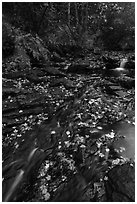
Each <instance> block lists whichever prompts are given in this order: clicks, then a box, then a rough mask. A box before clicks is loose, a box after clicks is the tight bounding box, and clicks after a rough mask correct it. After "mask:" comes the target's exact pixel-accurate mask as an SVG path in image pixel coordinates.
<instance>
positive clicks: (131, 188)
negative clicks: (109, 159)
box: [105, 163, 135, 202]
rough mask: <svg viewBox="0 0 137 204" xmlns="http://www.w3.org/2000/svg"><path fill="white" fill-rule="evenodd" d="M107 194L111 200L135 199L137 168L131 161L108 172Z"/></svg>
mask: <svg viewBox="0 0 137 204" xmlns="http://www.w3.org/2000/svg"><path fill="white" fill-rule="evenodd" d="M105 186H106V195H107V199H108V201H109V202H134V201H135V169H134V167H133V166H131V165H130V164H129V163H127V164H123V165H121V166H116V167H114V168H113V169H112V170H110V171H109V173H108V181H107V182H106V185H105Z"/></svg>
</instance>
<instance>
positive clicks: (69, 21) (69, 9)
mask: <svg viewBox="0 0 137 204" xmlns="http://www.w3.org/2000/svg"><path fill="white" fill-rule="evenodd" d="M68 25H69V27H70V2H69V3H68Z"/></svg>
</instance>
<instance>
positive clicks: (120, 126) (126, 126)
mask: <svg viewBox="0 0 137 204" xmlns="http://www.w3.org/2000/svg"><path fill="white" fill-rule="evenodd" d="M111 129H113V130H114V131H115V132H118V133H119V134H121V135H123V136H125V138H120V139H119V140H118V141H116V142H115V143H114V147H115V148H117V149H120V147H124V148H125V151H123V152H121V155H122V156H123V157H127V158H129V159H130V158H131V159H135V126H134V125H133V124H130V123H127V122H125V121H123V122H118V123H116V124H114V125H112V127H111Z"/></svg>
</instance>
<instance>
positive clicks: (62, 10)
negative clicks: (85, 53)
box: [2, 2, 135, 50]
mask: <svg viewBox="0 0 137 204" xmlns="http://www.w3.org/2000/svg"><path fill="white" fill-rule="evenodd" d="M2 8H3V18H6V19H7V18H8V19H7V20H8V22H10V23H11V24H12V25H13V26H15V27H18V28H20V29H22V30H24V31H25V32H31V33H33V34H38V35H39V36H40V37H42V38H43V40H45V42H47V44H49V43H51V44H63V45H64V44H69V45H79V46H83V47H86V48H90V49H92V48H93V47H99V48H101V49H107V50H108V49H109V50H134V40H135V3H134V2H92V3H91V2H71V3H69V2H39V3H38V2H22V3H20V2H4V3H3V4H2Z"/></svg>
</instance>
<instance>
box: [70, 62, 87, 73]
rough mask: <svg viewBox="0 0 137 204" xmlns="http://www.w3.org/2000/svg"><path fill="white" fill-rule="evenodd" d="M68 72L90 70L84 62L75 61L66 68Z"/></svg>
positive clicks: (85, 71)
mask: <svg viewBox="0 0 137 204" xmlns="http://www.w3.org/2000/svg"><path fill="white" fill-rule="evenodd" d="M67 72H68V73H78V74H80V73H85V74H86V73H89V72H90V65H89V64H86V63H76V64H71V65H70V66H69V67H68V70H67Z"/></svg>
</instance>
